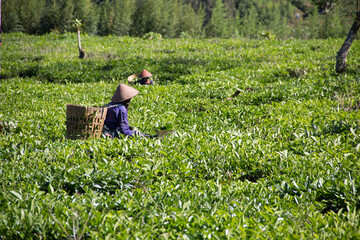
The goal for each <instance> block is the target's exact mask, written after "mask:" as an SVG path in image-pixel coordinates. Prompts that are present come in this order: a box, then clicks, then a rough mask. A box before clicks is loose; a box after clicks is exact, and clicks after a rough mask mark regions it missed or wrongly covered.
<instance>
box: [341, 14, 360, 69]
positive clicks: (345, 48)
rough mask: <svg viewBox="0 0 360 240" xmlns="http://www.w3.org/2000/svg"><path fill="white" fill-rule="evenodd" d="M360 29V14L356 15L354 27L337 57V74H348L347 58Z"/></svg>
mask: <svg viewBox="0 0 360 240" xmlns="http://www.w3.org/2000/svg"><path fill="white" fill-rule="evenodd" d="M359 28H360V12H357V13H356V18H355V21H354V23H353V25H352V26H351V28H350V31H349V33H348V35H347V37H346V39H345V42H344V44H343V45H342V47H341V48H340V50H339V51H338V53H337V56H336V72H337V73H343V72H346V56H347V54H348V51H349V49H350V47H351V44H352V42H353V41H354V39H355V37H356V34H357V32H358V31H359Z"/></svg>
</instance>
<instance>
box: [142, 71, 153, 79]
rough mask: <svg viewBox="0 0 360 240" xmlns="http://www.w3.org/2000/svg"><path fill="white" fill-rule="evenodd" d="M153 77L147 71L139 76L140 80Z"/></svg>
mask: <svg viewBox="0 0 360 240" xmlns="http://www.w3.org/2000/svg"><path fill="white" fill-rule="evenodd" d="M149 77H152V74H151V73H150V72H149V71H147V70H145V69H144V70H142V72H141V73H140V74H139V78H149Z"/></svg>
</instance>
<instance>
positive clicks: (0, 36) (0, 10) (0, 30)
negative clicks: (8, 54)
mask: <svg viewBox="0 0 360 240" xmlns="http://www.w3.org/2000/svg"><path fill="white" fill-rule="evenodd" d="M0 46H1V0H0Z"/></svg>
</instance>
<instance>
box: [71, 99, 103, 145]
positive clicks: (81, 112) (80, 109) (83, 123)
mask: <svg viewBox="0 0 360 240" xmlns="http://www.w3.org/2000/svg"><path fill="white" fill-rule="evenodd" d="M106 113H107V108H101V107H84V106H80V105H73V104H67V105H66V138H67V139H89V138H100V137H101V133H102V130H103V126H104V122H105V118H106Z"/></svg>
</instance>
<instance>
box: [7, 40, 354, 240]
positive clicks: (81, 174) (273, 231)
mask: <svg viewBox="0 0 360 240" xmlns="http://www.w3.org/2000/svg"><path fill="white" fill-rule="evenodd" d="M341 43H342V40H341V39H330V40H310V41H301V40H287V41H281V42H280V41H275V40H257V41H255V40H234V39H227V40H220V39H208V40H199V39H189V38H186V39H152V40H147V39H140V38H129V37H123V38H118V37H103V38H100V37H89V36H85V37H84V38H83V46H84V48H85V49H86V50H87V53H88V56H87V58H86V59H83V60H80V59H78V58H77V49H76V36H75V35H72V34H64V35H56V34H48V35H45V36H28V35H24V34H5V35H4V36H3V45H2V46H1V48H2V49H1V51H2V52H1V58H2V59H1V60H2V68H1V75H2V77H3V79H2V81H1V83H0V89H1V90H0V93H1V96H0V97H1V102H2V104H1V106H0V116H1V121H0V139H1V141H0V156H1V159H2V160H1V161H0V187H1V190H2V191H1V193H0V209H1V211H0V238H2V239H44V238H48V239H52V238H74V239H75V238H76V239H80V237H83V238H87V239H91V238H93V239H112V238H120V239H123V238H125V239H127V238H128V239H130V238H141V239H142V238H149V239H159V238H160V239H175V238H184V239H239V238H250V239H252V238H254V239H258V238H265V239H273V238H310V239H311V238H323V239H327V238H339V239H356V238H359V237H360V232H359V229H358V226H359V210H358V209H359V204H360V203H359V190H360V189H359V184H358V183H359V181H360V178H359V176H360V175H359V170H360V165H359V161H358V159H359V157H360V154H359V148H360V141H359V137H360V124H359V111H358V110H359V108H360V98H359V97H360V96H359V93H360V89H359V86H360V85H359V81H360V78H359V75H358V73H359V69H360V65H359V55H358V52H359V50H360V49H359V48H360V44H359V42H358V41H355V42H354V44H353V46H352V48H351V50H350V52H349V55H348V65H349V71H348V73H347V74H345V75H336V74H335V73H334V67H333V66H334V63H335V55H336V51H337V50H338V49H339V48H340V46H341ZM142 69H147V70H149V71H150V72H152V73H153V74H154V79H155V82H156V85H153V86H140V85H135V86H134V87H135V88H137V89H138V90H139V91H140V94H139V95H138V96H136V97H135V98H134V99H133V101H132V103H131V105H130V108H129V121H130V123H131V125H133V126H136V127H137V128H138V129H139V130H141V131H143V132H147V133H150V134H155V131H156V129H160V128H161V127H163V126H169V125H171V126H174V128H175V131H176V132H175V133H174V134H173V135H170V136H168V137H166V138H164V139H146V138H133V139H127V138H125V139H115V140H110V139H105V138H101V139H90V140H68V139H66V138H65V131H66V127H65V119H66V113H65V111H66V104H69V103H71V104H81V105H86V106H101V105H103V104H106V103H107V102H108V101H109V100H110V98H111V96H112V94H113V92H114V91H115V88H116V86H117V85H118V84H119V83H125V82H126V79H127V76H129V75H131V74H134V73H139V72H140V71H141V70H142ZM237 90H238V91H239V94H238V95H237V96H235V97H232V96H233V94H234V92H235V91H237Z"/></svg>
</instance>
